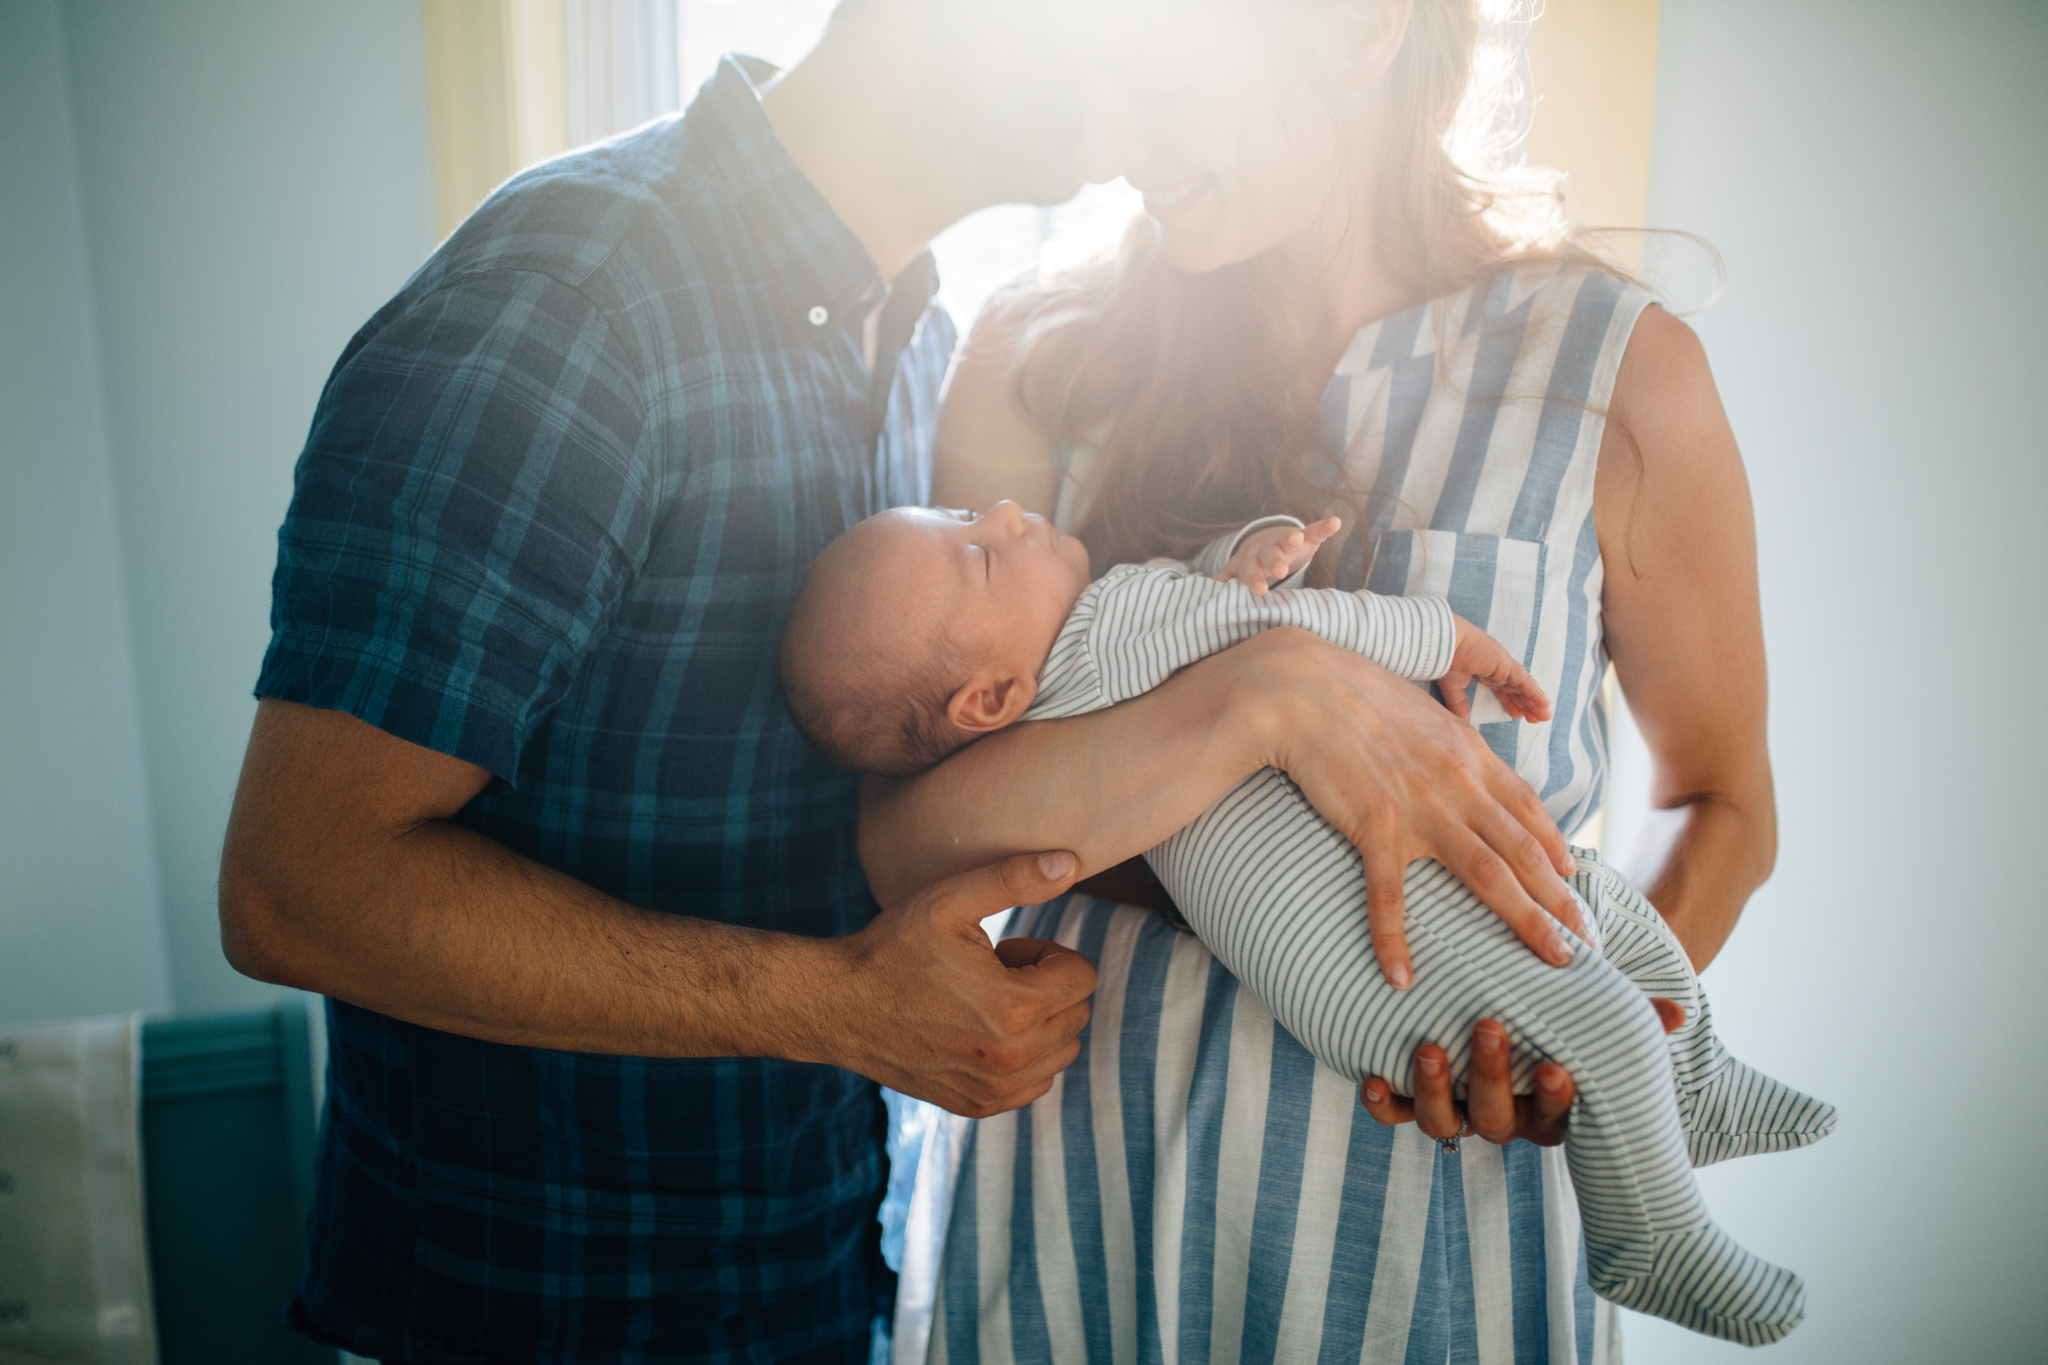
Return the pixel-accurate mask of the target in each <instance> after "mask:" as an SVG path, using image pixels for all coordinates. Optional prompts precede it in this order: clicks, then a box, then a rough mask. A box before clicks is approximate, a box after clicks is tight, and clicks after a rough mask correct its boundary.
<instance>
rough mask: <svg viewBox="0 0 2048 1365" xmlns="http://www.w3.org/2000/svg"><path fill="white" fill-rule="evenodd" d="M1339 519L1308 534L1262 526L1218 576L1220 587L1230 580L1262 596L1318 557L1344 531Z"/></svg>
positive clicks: (1327, 520)
mask: <svg viewBox="0 0 2048 1365" xmlns="http://www.w3.org/2000/svg"><path fill="white" fill-rule="evenodd" d="M1343 526H1344V523H1343V522H1342V521H1340V520H1338V519H1337V518H1336V517H1324V518H1323V519H1322V520H1321V521H1319V522H1317V523H1316V524H1315V525H1313V526H1310V527H1309V528H1307V529H1306V530H1303V529H1301V528H1299V527H1294V526H1261V527H1260V528H1259V529H1258V530H1256V531H1254V532H1252V533H1251V534H1250V535H1248V536H1246V537H1245V538H1244V540H1243V541H1242V542H1241V543H1240V544H1239V545H1238V547H1237V553H1235V554H1233V555H1231V557H1230V562H1229V563H1228V564H1225V565H1224V566H1223V572H1222V573H1220V574H1217V575H1216V581H1217V582H1219V583H1228V582H1229V581H1230V580H1231V579H1233V578H1234V579H1236V580H1237V581H1238V582H1240V583H1242V584H1244V585H1245V586H1246V587H1247V588H1250V589H1251V590H1252V592H1253V593H1255V594H1263V593H1264V592H1265V591H1266V589H1267V588H1269V587H1271V586H1272V585H1273V584H1275V583H1280V582H1284V581H1286V580H1287V579H1289V578H1292V577H1293V576H1294V575H1295V574H1297V573H1299V572H1300V571H1301V566H1302V565H1304V564H1306V563H1308V562H1309V560H1311V559H1313V558H1314V557H1315V553H1316V551H1317V550H1318V549H1320V548H1322V544H1323V542H1324V541H1326V540H1328V539H1329V538H1330V537H1331V536H1334V535H1336V534H1337V532H1338V531H1340V530H1342V529H1343Z"/></svg>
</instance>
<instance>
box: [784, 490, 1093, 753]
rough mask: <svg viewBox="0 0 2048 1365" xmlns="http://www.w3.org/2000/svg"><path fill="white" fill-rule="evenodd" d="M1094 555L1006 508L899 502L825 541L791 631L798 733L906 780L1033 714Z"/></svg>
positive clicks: (787, 685)
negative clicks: (978, 511)
mask: <svg viewBox="0 0 2048 1365" xmlns="http://www.w3.org/2000/svg"><path fill="white" fill-rule="evenodd" d="M1087 586H1088V551H1087V550H1086V549H1085V548H1084V547H1083V546H1082V544H1081V542H1080V541H1078V540H1075V539H1074V538H1073V537H1071V536H1063V535H1061V534H1060V533H1059V532H1058V531H1055V530H1054V529H1053V528H1052V524H1051V523H1050V522H1048V521H1046V520H1045V518H1043V517H1040V516H1035V515H1033V514H1031V513H1029V512H1026V511H1024V510H1023V509H1022V508H1020V507H1019V506H1017V504H1016V503H1014V502H999V503H997V504H996V505H995V506H994V507H991V508H990V509H989V510H988V511H986V512H984V513H983V514H982V515H980V516H979V517H972V518H970V517H969V516H968V515H967V514H966V513H962V512H943V511H934V510H932V509H929V508H912V507H903V508H898V509H896V510H895V511H893V512H883V513H881V514H880V515H879V516H873V517H869V518H868V519H867V520H866V521H864V522H862V523H860V525H858V526H856V527H854V528H853V529H852V530H850V531H848V532H847V533H846V534H845V535H843V536H841V537H840V538H839V539H838V540H835V541H833V542H832V544H831V545H830V546H828V547H826V550H825V553H824V554H822V555H820V556H818V562H817V563H815V564H813V565H812V566H811V572H810V576H809V577H807V578H806V579H804V586H803V590H802V591H801V592H799V593H798V594H797V599H796V604H795V605H794V606H793V607H791V609H790V613H789V625H788V627H787V629H786V630H785V631H784V633H783V637H782V687H783V692H784V693H785V694H786V695H787V697H788V699H789V710H790V714H791V716H793V717H794V718H795V720H796V723H797V728H798V729H800V730H802V731H803V733H804V735H805V736H806V737H807V738H809V739H810V741H811V742H812V743H813V744H816V745H817V746H818V748H819V749H821V750H822V751H823V752H824V753H825V756H826V757H828V758H830V759H831V760H832V761H833V762H834V763H837V764H839V765H840V766H841V767H846V768H854V769H857V770H859V771H861V772H870V773H887V774H890V775H892V776H899V777H900V776H907V775H909V774H911V773H915V772H921V771H923V770H924V769H925V768H928V767H930V766H931V765H932V764H934V763H936V762H938V761H939V760H940V759H942V758H944V757H945V756H946V755H947V754H950V753H952V752H953V751H954V750H955V749H958V748H960V747H961V746H962V745H964V744H968V743H971V742H972V741H974V740H976V739H978V738H980V737H981V736H982V735H985V734H987V733H989V732H990V731H992V730H1000V729H1002V728H1003V727H1004V726H1005V725H1008V724H1009V723H1010V722H1011V721H1014V720H1016V719H1017V718H1018V717H1019V716H1021V715H1023V714H1024V712H1025V710H1026V709H1027V708H1028V707H1029V706H1030V705H1031V699H1032V698H1033V697H1034V696H1035V695H1037V691H1038V673H1039V670H1040V669H1041V668H1042V667H1043V666H1044V664H1045V657H1046V655H1047V654H1049V653H1051V652H1052V644H1053V640H1054V639H1055V638H1057V637H1058V635H1059V633H1060V626H1061V625H1062V624H1063V623H1064V622H1065V621H1066V619H1067V615H1068V613H1069V612H1071V611H1072V610H1073V609H1074V602H1075V600H1076V599H1078V598H1079V597H1080V596H1081V593H1082V590H1083V589H1085V588H1086V587H1087Z"/></svg>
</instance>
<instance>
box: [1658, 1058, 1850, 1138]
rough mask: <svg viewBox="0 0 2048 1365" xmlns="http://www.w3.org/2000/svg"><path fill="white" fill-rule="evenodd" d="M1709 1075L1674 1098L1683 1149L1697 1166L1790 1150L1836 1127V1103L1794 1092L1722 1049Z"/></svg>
mask: <svg viewBox="0 0 2048 1365" xmlns="http://www.w3.org/2000/svg"><path fill="white" fill-rule="evenodd" d="M1719 1060H1720V1063H1721V1064H1720V1065H1719V1066H1717V1067H1716V1068H1715V1069H1714V1072H1713V1075H1712V1077H1711V1079H1709V1080H1708V1081H1707V1082H1706V1083H1705V1084H1704V1085H1702V1086H1700V1087H1699V1088H1698V1089H1696V1090H1693V1091H1691V1092H1689V1093H1688V1092H1683V1091H1681V1092H1680V1094H1679V1096H1678V1114H1679V1118H1680V1119H1681V1120H1682V1121H1683V1122H1684V1124H1685V1150H1686V1152H1687V1153H1688V1154H1689V1155H1690V1156H1691V1157H1692V1164H1693V1165H1695V1166H1711V1165H1713V1164H1714V1163H1715V1162H1717V1161H1726V1160H1727V1159H1728V1158H1729V1157H1733V1156H1755V1155H1757V1154H1758V1153H1760V1152H1789V1151H1792V1150H1793V1149H1795V1148H1799V1147H1804V1146H1806V1145H1808V1144H1809V1143H1814V1142H1819V1141H1820V1140H1821V1139H1822V1138H1824V1137H1826V1136H1827V1135H1828V1134H1829V1133H1832V1132H1833V1131H1834V1130H1835V1106H1833V1105H1832V1104H1829V1103H1827V1102H1826V1101H1824V1100H1817V1099H1815V1098H1814V1097H1813V1096H1811V1095H1807V1094H1803V1093H1801V1092H1800V1091H1797V1090H1794V1089H1793V1088H1792V1087H1791V1086H1789V1085H1787V1084H1785V1083H1784V1082H1783V1081H1780V1080H1775V1079H1773V1078H1772V1077H1769V1076H1766V1075H1765V1074H1764V1073H1763V1072H1761V1071H1758V1070H1757V1069H1756V1068H1755V1067H1753V1066H1751V1065H1749V1064H1748V1063H1747V1062H1742V1061H1737V1060H1736V1059H1735V1058H1734V1057H1731V1056H1729V1055H1728V1054H1727V1053H1726V1052H1722V1053H1721V1054H1720V1058H1719Z"/></svg>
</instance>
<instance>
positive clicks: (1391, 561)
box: [1365, 531, 1559, 725]
mask: <svg viewBox="0 0 2048 1365" xmlns="http://www.w3.org/2000/svg"><path fill="white" fill-rule="evenodd" d="M1548 551H1549V547H1548V546H1547V545H1545V544H1544V543H1543V542H1542V541H1540V540H1513V539H1510V538H1508V537H1506V536H1480V535H1469V534H1467V533H1465V532H1463V531H1388V532H1385V533H1383V534H1382V535H1381V536H1380V538H1379V543H1378V544H1377V545H1376V546H1374V547H1373V558H1372V566H1371V568H1370V569H1369V570H1368V571H1367V573H1366V580H1365V586H1366V588H1367V589H1368V590H1369V591H1372V592H1376V593H1381V594H1384V595H1386V596H1389V597H1441V598H1444V599H1446V600H1447V601H1449V602H1450V604H1451V610H1452V611H1455V612H1456V613H1458V615H1460V616H1462V617H1464V618H1465V619H1466V620H1467V621H1470V622H1471V623H1472V624H1473V625H1475V626H1477V627H1479V628H1480V629H1481V630H1483V631H1485V632H1486V633H1487V634H1488V635H1491V636H1492V637H1493V638H1494V639H1496V640H1498V641H1500V642H1501V643H1502V644H1503V645H1505V646H1507V648H1508V652H1509V653H1511V654H1513V655H1514V656H1515V657H1516V658H1517V659H1519V660H1520V661H1521V663H1522V666H1523V667H1524V668H1526V669H1528V670H1529V671H1530V672H1531V673H1533V674H1535V676H1536V681H1537V682H1538V683H1541V684H1542V686H1543V689H1544V690H1545V691H1546V692H1549V693H1550V694H1551V698H1552V700H1553V701H1555V700H1556V696H1557V686H1558V681H1559V680H1558V678H1557V676H1556V674H1557V672H1558V668H1557V666H1556V665H1557V662H1558V661H1555V660H1547V659H1544V658H1541V657H1539V655H1540V651H1539V650H1538V647H1537V645H1538V640H1539V638H1540V633H1539V632H1540V627H1541V625H1542V619H1543V594H1544V590H1545V588H1546V586H1547V582H1546V579H1547V574H1546V569H1547V567H1548V562H1549V554H1548ZM1546 665H1549V666H1548V667H1546ZM1546 674H1548V675H1549V676H1546ZM1512 719H1513V717H1511V716H1509V715H1508V713H1507V712H1506V711H1504V710H1502V709H1501V704H1500V703H1499V702H1498V701H1496V700H1494V696H1493V694H1492V693H1491V692H1489V691H1487V690H1486V689H1485V688H1483V687H1475V690H1474V694H1473V697H1472V723H1473V724H1474V725H1490V724H1497V723H1500V722H1504V721H1510V720H1512Z"/></svg>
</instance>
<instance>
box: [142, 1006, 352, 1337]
mask: <svg viewBox="0 0 2048 1365" xmlns="http://www.w3.org/2000/svg"><path fill="white" fill-rule="evenodd" d="M314 1060H315V1059H314V1026H313V1021H312V1019H311V1018H310V1017H309V1015H308V1014H307V1007H306V1002H304V1001H303V1000H297V999H295V1000H289V1001H286V1002H284V1003H282V1004H280V1005H279V1006H278V1007H277V1008H276V1009H271V1010H258V1011H254V1012H251V1013H248V1014H214V1015H201V1016H195V1017H192V1018H182V1019H181V1018H172V1019H157V1020H149V1021H146V1022H145V1023H144V1024H143V1026H142V1159H143V1188H144V1196H145V1198H146V1200H147V1203H148V1213H149V1256H150V1274H151V1279H152V1282H153V1287H154V1294H155V1299H156V1325H157V1341H158V1346H159V1352H160V1360H161V1365H240V1362H249V1365H337V1362H338V1361H340V1360H341V1359H342V1358H343V1357H342V1356H341V1355H340V1353H339V1352H337V1351H335V1350H334V1349H333V1348H332V1347H328V1346H321V1345H319V1344H318V1343H316V1342H313V1341H309V1340H307V1339H306V1338H305V1337H302V1336H299V1335H298V1334H297V1333H295V1332H292V1331H290V1330H288V1329H287V1328H286V1327H285V1325H284V1312H285V1306H286V1305H287V1304H289V1303H290V1302H291V1298H292V1295H293V1294H294V1293H295V1292H296V1291H297V1289H298V1282H299V1267H300V1261H301V1257H302V1256H303V1253H304V1245H305V1228H306V1209H307V1206H308V1203H309V1201H310V1200H311V1198H312V1192H313V1146H314V1140H315V1136H316V1134H317V1131H318V1111H317V1107H316V1106H317V1099H316V1095H317V1090H316V1085H315V1082H316V1079H317V1078H316V1076H315V1074H314V1069H313V1068H314Z"/></svg>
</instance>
